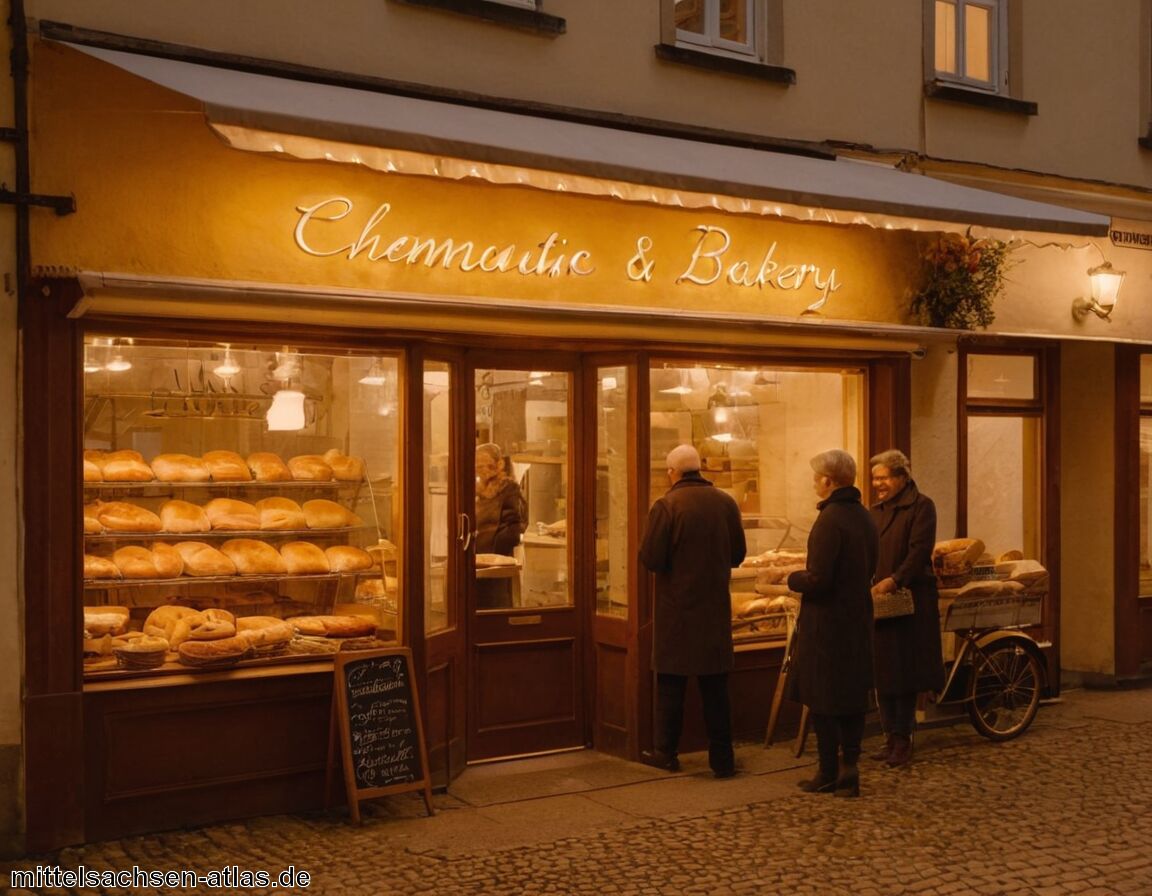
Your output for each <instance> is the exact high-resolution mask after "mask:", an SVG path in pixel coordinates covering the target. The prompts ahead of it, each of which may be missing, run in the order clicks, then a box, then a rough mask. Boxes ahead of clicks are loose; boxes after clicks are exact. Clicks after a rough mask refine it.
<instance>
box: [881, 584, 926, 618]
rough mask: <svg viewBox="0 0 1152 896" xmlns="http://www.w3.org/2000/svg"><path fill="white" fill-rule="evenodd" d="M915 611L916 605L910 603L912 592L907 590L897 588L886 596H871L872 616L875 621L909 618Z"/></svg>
mask: <svg viewBox="0 0 1152 896" xmlns="http://www.w3.org/2000/svg"><path fill="white" fill-rule="evenodd" d="M915 610H916V605H915V604H914V603H913V602H912V592H911V591H910V590H908V589H907V588H897V589H896V590H895V591H889V592H888V593H887V594H874V595H872V615H873V616H874V617H875V618H876V619H895V618H896V617H898V616H911V615H912V614H913V613H914V612H915Z"/></svg>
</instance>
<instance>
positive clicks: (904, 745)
mask: <svg viewBox="0 0 1152 896" xmlns="http://www.w3.org/2000/svg"><path fill="white" fill-rule="evenodd" d="M885 761H886V762H887V763H888V766H889V768H899V767H900V766H902V765H907V764H908V763H909V762H911V761H912V738H911V737H908V736H907V735H905V734H897V735H896V736H895V737H894V738H893V741H892V752H891V753H889V754H888V758H887V760H885Z"/></svg>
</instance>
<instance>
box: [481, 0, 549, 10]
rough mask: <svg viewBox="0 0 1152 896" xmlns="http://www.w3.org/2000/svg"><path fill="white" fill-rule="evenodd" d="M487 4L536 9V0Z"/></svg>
mask: <svg viewBox="0 0 1152 896" xmlns="http://www.w3.org/2000/svg"><path fill="white" fill-rule="evenodd" d="M488 2H489V3H500V4H502V5H504V6H519V7H520V8H521V9H536V8H537V2H536V0H488Z"/></svg>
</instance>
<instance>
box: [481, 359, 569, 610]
mask: <svg viewBox="0 0 1152 896" xmlns="http://www.w3.org/2000/svg"><path fill="white" fill-rule="evenodd" d="M569 379H570V377H569V375H568V374H567V373H562V372H553V371H547V370H533V371H527V370H477V371H476V444H477V451H476V504H475V508H476V517H475V519H476V530H477V536H476V567H477V569H476V577H477V582H476V585H477V603H476V605H477V608H478V609H507V608H509V607H519V606H524V607H542V606H561V605H562V606H569V605H571V603H572V591H571V585H570V580H569V576H568V473H569V469H570V465H569V463H568V452H569V447H570V446H569V439H568V433H569V429H568V417H569V382H568V381H569ZM482 446H495V449H492V448H484V447H482ZM505 557H508V558H511V560H505V559H504V558H505ZM513 561H514V562H513Z"/></svg>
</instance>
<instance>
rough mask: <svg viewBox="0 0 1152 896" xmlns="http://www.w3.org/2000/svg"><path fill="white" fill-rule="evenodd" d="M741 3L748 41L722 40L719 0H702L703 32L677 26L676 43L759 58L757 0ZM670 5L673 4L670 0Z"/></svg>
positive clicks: (727, 54) (741, 57) (736, 55)
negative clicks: (685, 29)
mask: <svg viewBox="0 0 1152 896" xmlns="http://www.w3.org/2000/svg"><path fill="white" fill-rule="evenodd" d="M743 3H744V5H745V7H746V12H745V15H746V17H747V18H746V21H747V22H748V41H747V42H746V43H740V42H738V41H733V40H724V39H723V38H722V37H720V0H704V29H705V33H704V34H698V33H697V32H695V31H682V30H681V29H679V28H677V29H676V43H677V45H678V46H682V47H691V48H692V49H696V50H705V51H708V52H712V53H719V54H721V55H724V56H735V57H736V58H738V59H748V58H749V57H751V58H753V59H759V58H760V54H759V52H758V51H757V48H756V35H757V33H758V29H759V28H760V10H759V6H760V4H759V3H758V2H757V0H743ZM670 5H671V6H675V4H674V3H672V2H671V0H670Z"/></svg>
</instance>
